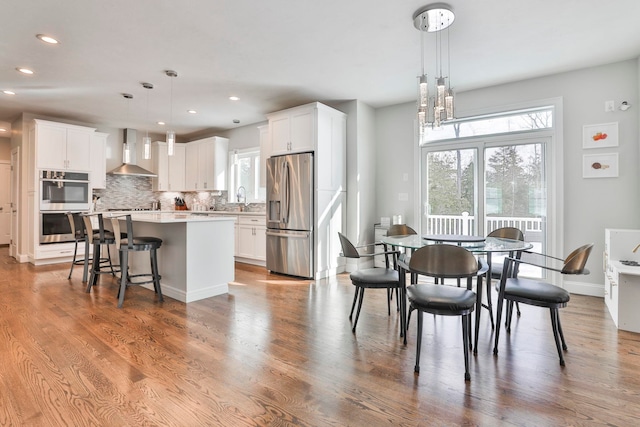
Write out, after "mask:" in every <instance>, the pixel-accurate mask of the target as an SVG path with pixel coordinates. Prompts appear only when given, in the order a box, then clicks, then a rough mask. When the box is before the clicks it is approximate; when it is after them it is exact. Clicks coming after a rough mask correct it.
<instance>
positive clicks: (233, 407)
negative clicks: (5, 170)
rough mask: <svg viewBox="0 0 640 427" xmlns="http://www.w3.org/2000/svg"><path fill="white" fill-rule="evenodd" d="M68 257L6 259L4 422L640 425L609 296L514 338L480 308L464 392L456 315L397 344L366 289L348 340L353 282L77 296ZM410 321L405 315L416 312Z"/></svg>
mask: <svg viewBox="0 0 640 427" xmlns="http://www.w3.org/2000/svg"><path fill="white" fill-rule="evenodd" d="M68 269H69V264H59V265H53V266H41V267H35V266H32V265H30V264H17V263H16V262H15V261H14V260H13V259H11V258H9V257H8V249H7V248H6V247H2V248H0V425H3V426H5V425H11V426H27V425H28V426H71V425H73V426H85V425H91V426H147V425H148V426H153V425H162V426H207V425H210V426H347V425H348V426H368V427H372V426H384V425H389V426H391V425H393V426H396V425H401V426H415V425H438V426H447V425H482V426H494V425H524V426H545V425H548V426H556V425H609V426H632V425H640V375H639V373H640V335H639V334H633V333H628V332H619V331H617V330H616V328H615V326H614V324H613V322H612V320H611V319H610V317H609V314H608V312H607V310H606V307H605V306H604V303H603V301H602V299H598V298H593V297H585V296H579V295H574V296H572V299H571V302H570V303H569V306H568V307H567V308H565V309H562V310H561V311H560V313H561V317H562V322H563V328H564V331H565V336H566V338H567V344H568V346H569V350H568V352H567V353H566V356H565V357H566V367H564V368H563V367H561V366H560V365H559V363H558V358H557V353H556V350H555V345H554V342H553V338H552V335H551V327H550V320H549V314H548V311H545V310H543V309H539V308H534V307H528V306H523V307H522V311H523V314H522V317H521V318H519V319H516V318H514V323H513V325H512V332H511V334H510V335H509V334H507V333H506V332H503V333H501V343H500V353H499V355H498V356H497V357H495V356H494V355H493V354H492V348H493V346H492V338H493V333H492V331H491V327H490V324H489V321H488V316H487V312H486V311H484V312H483V318H482V324H481V335H480V349H479V352H478V355H477V356H475V357H472V361H471V382H465V381H464V364H463V356H462V348H461V345H462V344H461V343H462V340H461V337H460V334H461V327H460V321H459V318H444V317H434V316H430V315H425V330H424V338H423V349H422V357H421V373H420V375H415V374H414V373H413V366H414V363H415V340H416V336H415V333H416V330H415V320H414V319H412V323H411V325H410V329H409V335H408V337H409V343H408V345H407V346H406V347H405V346H404V345H403V344H402V341H401V339H400V338H399V336H398V317H397V315H396V313H395V312H393V313H392V314H391V316H387V313H386V302H385V298H384V297H385V292H384V291H376V290H370V291H367V293H366V294H365V301H364V305H363V313H362V314H361V316H360V320H359V323H358V327H357V332H356V334H352V333H351V323H350V321H349V319H348V314H349V310H350V308H351V301H352V297H353V286H352V285H351V282H350V281H349V277H348V275H340V276H338V277H337V278H333V279H330V280H320V281H317V282H314V281H305V280H295V279H292V278H287V277H283V276H278V275H270V274H268V273H267V272H266V271H265V270H264V269H262V268H257V267H250V266H244V265H242V264H238V265H237V269H236V281H235V282H234V283H232V284H231V285H230V286H229V288H230V290H229V294H228V295H223V296H218V297H215V298H209V299H207V300H203V301H198V302H195V303H190V304H188V305H186V304H183V303H181V302H178V301H175V300H173V299H171V298H165V302H164V303H158V302H157V299H156V297H155V295H154V294H153V292H152V291H149V290H147V289H144V288H139V287H138V288H131V289H128V290H127V295H126V298H125V302H124V308H123V309H121V310H119V309H117V308H116V298H115V295H116V292H117V284H116V282H115V280H113V279H112V278H111V277H110V276H104V277H102V278H101V279H100V282H99V284H98V286H97V287H96V288H95V289H94V290H93V291H92V292H91V293H90V294H87V293H85V286H84V284H83V283H81V277H82V271H81V269H79V268H78V269H76V270H75V271H74V275H73V277H72V279H71V280H67V279H66V277H67V274H68ZM414 317H415V316H414Z"/></svg>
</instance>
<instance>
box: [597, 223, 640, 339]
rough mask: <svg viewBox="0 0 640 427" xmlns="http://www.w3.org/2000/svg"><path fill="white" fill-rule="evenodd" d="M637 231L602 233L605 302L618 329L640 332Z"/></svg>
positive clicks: (609, 231) (638, 239)
mask: <svg viewBox="0 0 640 427" xmlns="http://www.w3.org/2000/svg"><path fill="white" fill-rule="evenodd" d="M638 244H640V230H620V229H609V228H608V229H606V230H605V244H604V246H605V253H604V270H605V271H604V273H605V274H604V276H605V279H604V280H605V286H604V301H605V303H606V304H607V308H608V309H609V313H610V314H611V317H612V318H613V321H614V323H615V324H616V327H617V328H618V329H622V330H624V331H631V332H640V266H629V265H624V264H623V263H621V262H620V261H635V262H637V263H639V264H640V249H638V251H636V253H634V252H633V249H634V248H635V247H636V246H637V245H638Z"/></svg>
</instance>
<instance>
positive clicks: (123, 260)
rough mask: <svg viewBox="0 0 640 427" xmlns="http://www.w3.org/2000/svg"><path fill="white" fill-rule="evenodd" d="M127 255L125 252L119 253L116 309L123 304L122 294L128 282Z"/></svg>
mask: <svg viewBox="0 0 640 427" xmlns="http://www.w3.org/2000/svg"><path fill="white" fill-rule="evenodd" d="M128 274H129V254H128V253H127V251H120V291H119V292H118V308H122V304H123V303H124V292H125V290H126V288H127V282H128V280H129V277H128Z"/></svg>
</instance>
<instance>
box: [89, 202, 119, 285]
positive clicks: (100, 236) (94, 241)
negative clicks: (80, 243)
mask: <svg viewBox="0 0 640 427" xmlns="http://www.w3.org/2000/svg"><path fill="white" fill-rule="evenodd" d="M80 215H81V216H82V219H83V221H84V228H85V230H92V232H91V233H85V237H86V239H87V243H88V244H89V245H93V259H94V260H95V259H97V260H100V261H99V262H92V263H91V275H90V276H89V281H88V282H87V290H86V291H87V292H91V287H92V286H95V285H96V284H97V283H98V275H100V274H111V275H112V276H114V277H115V275H116V272H117V271H118V270H117V269H114V268H113V267H114V265H113V263H112V262H111V252H110V251H109V247H108V246H107V253H108V254H109V258H101V257H100V248H101V247H102V245H114V244H115V243H116V241H115V238H114V234H113V232H111V231H109V230H105V228H104V220H103V218H102V214H101V213H98V214H80ZM92 216H97V218H98V230H97V231H94V230H93V224H92V223H91V217H92ZM85 253H86V249H85ZM102 264H108V266H109V270H108V271H107V270H102V269H101V268H100V267H101V265H102ZM116 267H118V266H116Z"/></svg>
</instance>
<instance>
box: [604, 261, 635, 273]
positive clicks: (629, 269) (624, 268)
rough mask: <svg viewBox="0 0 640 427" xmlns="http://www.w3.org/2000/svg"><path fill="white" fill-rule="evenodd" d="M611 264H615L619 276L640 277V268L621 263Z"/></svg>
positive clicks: (614, 262) (613, 262)
mask: <svg viewBox="0 0 640 427" xmlns="http://www.w3.org/2000/svg"><path fill="white" fill-rule="evenodd" d="M611 264H613V266H614V267H615V269H616V270H617V272H618V274H629V275H632V276H640V267H635V266H632V265H624V264H622V263H621V262H620V261H612V262H611Z"/></svg>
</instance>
